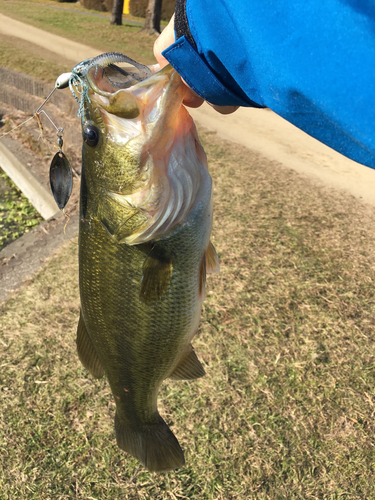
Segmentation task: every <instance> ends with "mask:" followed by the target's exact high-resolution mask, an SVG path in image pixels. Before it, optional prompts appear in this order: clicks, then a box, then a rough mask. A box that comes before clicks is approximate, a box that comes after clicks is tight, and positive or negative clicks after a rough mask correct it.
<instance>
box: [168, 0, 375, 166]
mask: <svg viewBox="0 0 375 500" xmlns="http://www.w3.org/2000/svg"><path fill="white" fill-rule="evenodd" d="M185 9H186V10H185ZM175 30H176V42H175V43H174V44H173V45H171V46H170V47H168V48H167V49H166V50H165V51H164V52H163V55H164V57H165V58H166V59H167V60H168V61H169V62H170V63H171V64H172V66H174V68H175V69H176V70H177V71H178V72H179V73H180V74H181V75H182V77H183V78H184V79H185V80H186V82H187V83H188V84H189V86H190V87H191V88H192V89H193V90H195V92H196V93H197V94H199V95H200V96H202V97H204V98H205V99H206V100H207V101H209V102H211V103H212V104H218V105H238V106H256V107H268V108H271V109H272V110H273V111H275V112H276V113H277V114H279V115H281V116H282V117H284V118H285V119H286V120H288V121H289V122H291V123H293V124H294V125H296V126H297V127H299V128H300V129H302V130H304V131H305V132H307V133H308V134H310V135H312V136H313V137H315V138H317V139H319V140H320V141H321V142H323V143H325V144H327V145H328V146H330V147H332V148H333V149H335V150H337V151H339V152H340V153H342V154H344V155H345V156H348V157H349V158H351V159H353V160H355V161H357V162H360V163H363V164H364V165H367V166H369V167H372V168H375V4H374V2H371V0H324V1H322V0H304V1H302V0H186V4H185V2H184V0H178V2H177V7H176V23H175ZM181 35H182V36H181Z"/></svg>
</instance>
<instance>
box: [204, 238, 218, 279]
mask: <svg viewBox="0 0 375 500" xmlns="http://www.w3.org/2000/svg"><path fill="white" fill-rule="evenodd" d="M219 271H220V264H219V257H218V255H217V253H216V250H215V247H214V246H213V244H212V243H211V241H210V242H209V244H208V247H207V250H206V272H207V274H214V273H218V272H219Z"/></svg>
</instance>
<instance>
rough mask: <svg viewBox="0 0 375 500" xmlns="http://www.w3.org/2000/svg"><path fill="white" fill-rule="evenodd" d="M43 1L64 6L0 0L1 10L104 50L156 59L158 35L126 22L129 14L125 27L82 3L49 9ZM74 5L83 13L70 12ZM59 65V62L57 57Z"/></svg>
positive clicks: (148, 59)
mask: <svg viewBox="0 0 375 500" xmlns="http://www.w3.org/2000/svg"><path fill="white" fill-rule="evenodd" d="M43 4H45V5H46V6H48V5H53V6H59V7H60V6H63V5H64V4H61V3H58V4H57V3H56V2H53V1H50V0H42V1H40V2H34V1H30V0H17V1H5V0H0V12H1V13H2V14H4V15H6V16H9V17H12V18H14V19H17V20H18V21H22V22H24V23H27V24H30V25H32V26H35V27H37V28H40V29H43V30H45V31H48V32H50V33H53V34H56V35H60V36H63V37H66V38H68V39H70V40H73V41H75V42H79V43H84V44H85V45H89V46H91V47H94V48H97V49H99V50H103V52H111V51H115V52H116V51H117V52H122V53H124V54H126V55H128V56H129V57H132V58H133V59H136V60H137V61H139V62H141V63H144V64H150V63H154V62H155V60H154V57H153V52H152V47H153V43H154V41H155V36H153V35H149V34H147V33H144V32H142V33H140V27H139V26H134V25H131V24H126V16H124V20H123V23H124V24H123V25H122V26H111V25H110V24H109V17H108V16H107V17H106V18H102V17H95V16H91V15H90V11H87V12H86V11H85V9H83V8H82V7H81V6H80V5H79V4H77V5H76V4H71V3H69V4H65V9H62V10H60V9H52V8H46V7H43ZM72 8H73V9H76V10H79V11H81V12H82V11H83V12H84V13H76V12H71V9H72ZM68 9H69V10H68ZM128 17H129V18H130V16H128ZM47 49H48V47H47ZM55 57H56V56H55ZM56 64H59V60H58V57H56Z"/></svg>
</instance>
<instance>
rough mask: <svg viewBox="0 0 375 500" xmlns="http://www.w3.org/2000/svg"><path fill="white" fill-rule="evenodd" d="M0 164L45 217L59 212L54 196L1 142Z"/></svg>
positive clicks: (47, 217)
mask: <svg viewBox="0 0 375 500" xmlns="http://www.w3.org/2000/svg"><path fill="white" fill-rule="evenodd" d="M0 165H1V168H2V169H3V170H4V172H5V173H6V174H7V175H8V177H10V178H11V179H12V181H13V182H14V183H15V184H16V186H18V188H19V189H20V190H21V191H22V192H23V194H24V195H25V196H26V198H28V199H29V200H30V202H31V203H32V204H33V206H34V207H35V209H36V210H37V211H38V212H39V213H40V215H41V216H42V217H43V218H44V219H50V218H51V217H53V216H54V215H55V214H56V213H57V212H58V208H57V205H56V202H55V200H54V198H53V196H52V195H51V194H50V193H49V192H48V191H47V190H46V189H45V188H44V187H43V186H42V185H41V184H40V183H39V182H38V181H37V180H36V179H35V177H34V176H33V175H32V174H31V173H30V172H29V171H28V170H27V169H26V168H25V167H24V166H23V165H22V163H21V162H20V161H19V160H18V159H17V158H16V157H15V156H14V154H13V153H11V152H10V151H9V149H8V148H7V147H6V146H5V145H4V144H2V143H1V142H0Z"/></svg>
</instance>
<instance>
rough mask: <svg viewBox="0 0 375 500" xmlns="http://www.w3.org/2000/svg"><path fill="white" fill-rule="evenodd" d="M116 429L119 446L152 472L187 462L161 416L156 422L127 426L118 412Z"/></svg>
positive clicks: (173, 467)
mask: <svg viewBox="0 0 375 500" xmlns="http://www.w3.org/2000/svg"><path fill="white" fill-rule="evenodd" d="M115 430H116V439H117V444H118V446H119V448H121V449H122V450H124V451H127V452H128V453H130V454H131V455H133V457H135V458H136V459H138V460H139V461H140V462H142V464H143V465H144V466H145V467H146V468H147V469H148V470H149V471H150V472H167V471H169V470H172V469H178V468H179V467H182V466H183V465H184V464H185V459H184V453H183V451H182V450H181V447H180V445H179V443H178V441H177V439H176V437H175V435H174V434H173V432H172V431H171V430H170V428H169V427H168V425H167V424H166V423H165V422H164V420H163V419H162V418H161V417H160V416H159V422H156V423H155V424H147V425H140V426H139V427H127V426H125V425H123V424H122V423H121V421H120V418H119V417H118V415H117V413H116V416H115Z"/></svg>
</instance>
